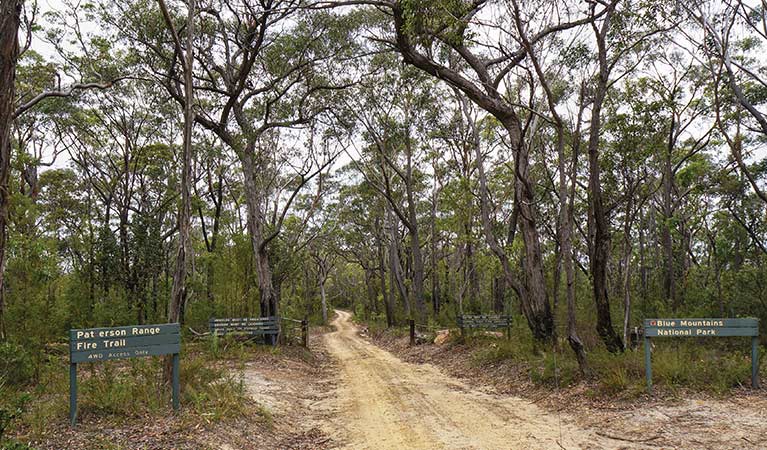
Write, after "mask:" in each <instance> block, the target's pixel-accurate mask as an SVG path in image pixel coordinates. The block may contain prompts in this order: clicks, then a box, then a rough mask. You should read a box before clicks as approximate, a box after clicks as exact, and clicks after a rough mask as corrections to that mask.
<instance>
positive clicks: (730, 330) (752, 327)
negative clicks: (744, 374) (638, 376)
mask: <svg viewBox="0 0 767 450" xmlns="http://www.w3.org/2000/svg"><path fill="white" fill-rule="evenodd" d="M730 336H747V337H751V385H752V386H753V387H754V388H757V387H759V339H758V336H759V319H754V318H746V319H645V321H644V351H645V375H646V378H647V390H648V391H651V390H652V358H651V347H650V339H651V338H658V337H730Z"/></svg>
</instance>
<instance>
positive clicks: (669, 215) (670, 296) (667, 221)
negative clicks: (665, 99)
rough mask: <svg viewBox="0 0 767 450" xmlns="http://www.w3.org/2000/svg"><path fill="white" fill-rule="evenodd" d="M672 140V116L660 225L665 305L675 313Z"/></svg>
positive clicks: (664, 166) (664, 165) (665, 161)
mask: <svg viewBox="0 0 767 450" xmlns="http://www.w3.org/2000/svg"><path fill="white" fill-rule="evenodd" d="M673 139H674V116H673V115H672V117H671V130H670V131H669V139H668V145H667V146H666V151H665V152H664V153H665V154H664V158H663V185H662V187H663V207H662V208H661V209H662V212H663V224H662V225H661V244H662V245H663V269H664V270H663V272H664V273H663V293H664V296H665V298H664V300H666V304H668V305H671V306H672V308H673V310H674V311H676V308H677V306H678V305H677V299H676V280H675V274H674V243H673V241H672V239H671V225H672V224H671V222H672V220H673V216H674V211H673V205H672V198H671V194H672V190H673V186H674V178H673V177H674V175H673V169H672V165H671V150H672V148H673V145H674V144H673Z"/></svg>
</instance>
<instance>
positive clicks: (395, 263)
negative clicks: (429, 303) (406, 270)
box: [386, 210, 412, 318]
mask: <svg viewBox="0 0 767 450" xmlns="http://www.w3.org/2000/svg"><path fill="white" fill-rule="evenodd" d="M386 222H387V223H388V226H389V236H390V238H389V265H390V267H391V272H392V276H393V278H394V283H395V284H396V287H397V291H398V292H399V295H400V298H401V299H402V303H403V304H404V306H405V317H408V318H410V317H412V316H411V310H410V298H409V297H408V292H407V288H406V287H405V278H404V275H403V274H402V263H401V262H400V259H399V233H398V232H397V222H396V219H395V217H394V215H393V214H392V213H391V210H387V221H386Z"/></svg>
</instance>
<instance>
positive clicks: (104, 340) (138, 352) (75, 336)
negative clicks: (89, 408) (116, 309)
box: [69, 323, 181, 425]
mask: <svg viewBox="0 0 767 450" xmlns="http://www.w3.org/2000/svg"><path fill="white" fill-rule="evenodd" d="M180 352H181V327H180V326H179V324H177V323H164V324H158V325H132V326H127V327H115V328H88V329H81V330H69V420H70V422H71V424H72V425H74V424H75V421H76V420H77V364H78V363H85V362H96V361H108V360H110V359H123V358H138V357H142V356H159V355H173V374H172V378H173V409H176V410H177V409H178V408H179V401H178V398H179V353H180Z"/></svg>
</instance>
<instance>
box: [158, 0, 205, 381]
mask: <svg viewBox="0 0 767 450" xmlns="http://www.w3.org/2000/svg"><path fill="white" fill-rule="evenodd" d="M157 1H158V4H159V6H160V10H161V11H162V17H163V19H164V20H165V25H166V26H167V27H168V30H169V31H170V34H171V36H172V37H173V47H174V56H176V57H178V59H179V60H180V61H181V66H182V68H183V69H182V72H183V76H184V83H183V84H184V90H183V91H184V101H183V105H184V137H183V139H184V143H183V146H182V148H183V150H182V156H181V161H182V163H181V182H180V188H181V206H180V208H179V211H178V231H179V233H178V250H177V251H176V268H175V270H174V272H173V288H172V290H171V294H170V302H169V303H168V322H171V323H173V322H178V321H180V319H182V316H181V311H182V309H183V306H184V303H185V301H186V297H187V272H188V270H189V264H190V260H191V256H192V255H191V254H192V243H191V236H190V233H191V228H192V193H191V191H192V187H191V185H192V179H191V178H192V139H193V136H192V132H193V131H194V109H193V102H194V45H193V44H194V35H195V18H196V13H197V11H196V3H195V0H188V1H187V2H186V4H187V6H186V8H187V16H186V22H185V23H184V31H185V34H186V41H185V43H184V44H182V43H181V37H180V36H179V32H178V30H177V29H176V26H175V24H174V23H173V19H172V18H171V16H170V13H169V12H168V7H167V5H166V3H165V0H157ZM175 64H176V62H175V60H174V62H173V65H174V66H175ZM165 359H166V362H165V378H166V380H169V379H170V375H171V370H170V369H171V363H172V361H171V358H170V357H166V358H165Z"/></svg>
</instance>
